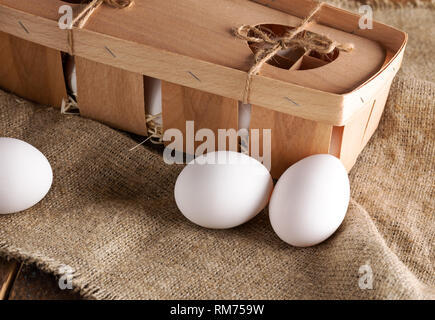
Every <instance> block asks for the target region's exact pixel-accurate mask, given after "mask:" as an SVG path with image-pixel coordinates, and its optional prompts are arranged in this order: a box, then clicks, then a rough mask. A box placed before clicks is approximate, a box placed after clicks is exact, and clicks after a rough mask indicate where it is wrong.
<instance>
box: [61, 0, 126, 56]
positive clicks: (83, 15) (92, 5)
mask: <svg viewBox="0 0 435 320" xmlns="http://www.w3.org/2000/svg"><path fill="white" fill-rule="evenodd" d="M103 3H106V4H107V5H109V6H111V7H113V8H118V9H124V8H128V7H131V6H132V5H133V4H134V0H92V1H91V2H89V3H88V4H87V5H86V7H85V8H84V9H83V10H82V11H81V12H80V13H79V14H78V15H77V16H76V17H75V18H74V19H73V21H72V22H71V28H69V29H68V46H69V48H68V49H69V50H68V51H69V54H70V55H74V37H73V30H72V29H73V27H74V26H76V25H77V28H79V29H82V28H83V27H84V26H85V25H86V23H87V22H88V20H89V18H90V17H91V16H92V14H93V13H94V12H95V10H97V9H98V8H99V7H100V6H101V5H102V4H103Z"/></svg>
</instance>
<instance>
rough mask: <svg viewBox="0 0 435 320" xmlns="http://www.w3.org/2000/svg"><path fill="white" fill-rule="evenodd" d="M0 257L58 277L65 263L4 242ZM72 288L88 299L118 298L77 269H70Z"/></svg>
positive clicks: (0, 246) (0, 249) (1, 245)
mask: <svg viewBox="0 0 435 320" xmlns="http://www.w3.org/2000/svg"><path fill="white" fill-rule="evenodd" d="M0 257H2V258H5V259H6V260H8V261H9V260H18V261H19V262H20V263H24V264H26V265H33V266H35V267H37V268H38V269H39V270H41V271H43V272H45V273H48V274H52V275H54V276H55V277H56V279H59V278H60V277H61V276H63V275H64V274H63V273H61V272H60V271H59V270H61V268H62V267H65V266H66V265H65V264H64V263H61V262H59V261H57V260H55V259H53V258H50V257H47V256H46V255H43V254H38V253H36V252H32V253H29V252H27V251H25V250H23V249H19V248H16V247H15V246H12V245H10V244H8V243H6V242H1V243H0ZM71 275H72V289H69V290H71V291H72V292H73V293H78V294H79V295H80V296H81V297H82V298H84V299H88V300H95V299H98V300H118V299H120V298H119V297H118V296H116V295H114V294H111V293H109V292H107V291H105V290H104V289H101V288H99V287H97V286H95V285H93V284H92V283H89V282H88V281H86V280H84V279H83V277H82V276H81V274H80V272H78V271H77V270H74V269H73V270H72V272H71Z"/></svg>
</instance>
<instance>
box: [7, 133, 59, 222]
mask: <svg viewBox="0 0 435 320" xmlns="http://www.w3.org/2000/svg"><path fill="white" fill-rule="evenodd" d="M52 181H53V172H52V170H51V166H50V163H49V162H48V160H47V158H46V157H45V156H44V155H43V154H42V153H41V152H40V151H39V150H38V149H36V148H35V147H33V146H32V145H30V144H28V143H26V142H24V141H21V140H18V139H13V138H1V137H0V214H8V213H15V212H19V211H23V210H26V209H28V208H30V207H32V206H34V205H35V204H37V203H38V202H39V201H41V200H42V198H44V197H45V195H46V194H47V193H48V191H49V190H50V187H51V184H52Z"/></svg>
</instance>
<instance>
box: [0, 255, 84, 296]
mask: <svg viewBox="0 0 435 320" xmlns="http://www.w3.org/2000/svg"><path fill="white" fill-rule="evenodd" d="M78 299H81V298H80V295H78V294H77V293H74V292H73V291H72V290H68V289H65V290H61V289H60V287H59V280H58V279H57V278H56V277H55V276H53V275H51V274H47V273H45V272H42V271H40V270H39V269H37V268H36V267H35V266H32V265H24V264H22V263H19V262H18V261H15V260H12V261H7V260H5V259H3V258H0V300H78Z"/></svg>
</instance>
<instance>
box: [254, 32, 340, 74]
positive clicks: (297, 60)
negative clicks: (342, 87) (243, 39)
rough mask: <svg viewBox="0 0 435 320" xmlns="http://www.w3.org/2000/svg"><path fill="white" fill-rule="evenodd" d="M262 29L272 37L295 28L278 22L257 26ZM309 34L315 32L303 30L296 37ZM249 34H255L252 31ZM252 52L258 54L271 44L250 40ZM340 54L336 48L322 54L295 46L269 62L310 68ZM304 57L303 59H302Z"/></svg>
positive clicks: (293, 67)
mask: <svg viewBox="0 0 435 320" xmlns="http://www.w3.org/2000/svg"><path fill="white" fill-rule="evenodd" d="M257 27H258V28H260V30H261V31H263V32H264V33H266V34H267V36H268V37H270V38H271V39H276V38H279V37H283V36H284V35H285V34H286V33H287V32H288V31H290V30H292V29H294V28H293V27H289V26H284V25H277V24H262V25H259V26H257ZM308 34H313V33H312V32H310V31H303V32H301V33H299V34H298V35H297V36H296V37H295V39H298V38H301V39H302V38H304V37H306V36H307V35H308ZM248 36H251V37H252V36H255V35H254V34H253V32H252V31H250V32H249V33H248ZM248 45H249V47H250V49H251V50H252V52H253V53H254V54H256V53H257V52H258V51H259V50H261V49H265V48H266V49H267V48H270V46H271V45H269V44H264V43H256V42H248ZM338 56H339V50H338V49H337V48H335V49H334V50H333V51H332V52H331V53H329V54H322V53H319V52H316V51H307V50H305V49H304V48H300V47H294V48H288V49H285V50H281V51H279V52H278V53H277V54H276V55H275V56H274V57H273V58H271V59H270V60H269V61H268V62H267V64H269V65H271V66H274V67H277V68H280V69H286V70H309V69H315V68H319V67H322V66H324V65H326V64H328V63H330V62H332V61H334V60H335V59H337V58H338ZM301 59H302V60H301Z"/></svg>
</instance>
